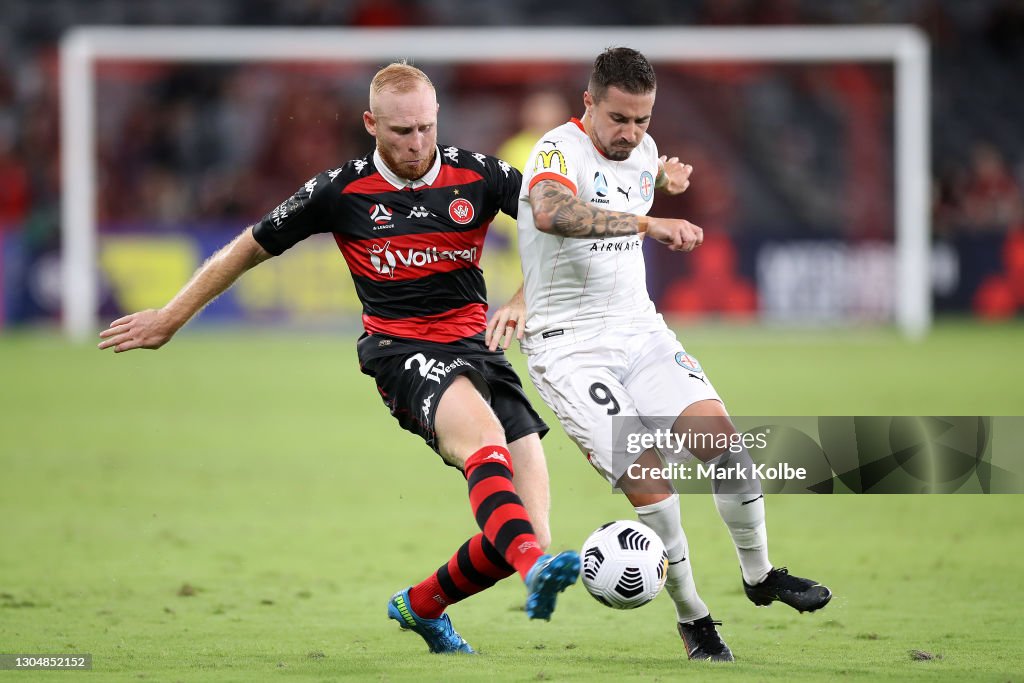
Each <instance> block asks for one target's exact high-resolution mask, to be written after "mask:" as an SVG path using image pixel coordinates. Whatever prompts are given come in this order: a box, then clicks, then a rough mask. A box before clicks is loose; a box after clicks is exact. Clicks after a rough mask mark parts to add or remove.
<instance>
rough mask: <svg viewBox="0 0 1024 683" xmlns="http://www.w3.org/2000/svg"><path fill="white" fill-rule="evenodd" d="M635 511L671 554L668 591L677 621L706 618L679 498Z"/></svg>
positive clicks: (669, 558) (676, 495) (706, 611)
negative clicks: (694, 572) (698, 591)
mask: <svg viewBox="0 0 1024 683" xmlns="http://www.w3.org/2000/svg"><path fill="white" fill-rule="evenodd" d="M633 509H634V510H636V515H637V517H638V518H639V519H640V521H641V522H643V523H644V524H646V525H647V526H649V527H651V528H652V529H654V531H655V533H657V534H658V536H660V537H661V541H662V543H664V544H665V552H666V553H667V554H668V576H667V577H666V579H665V590H666V591H667V592H668V594H669V596H671V598H672V602H674V603H675V606H676V618H677V619H678V620H679V622H680V623H688V622H691V621H694V620H696V619H700V618H701V617H706V616H707V615H708V614H710V611H709V610H708V606H707V605H705V604H704V601H703V600H701V599H700V596H699V595H697V586H696V584H694V582H693V570H692V568H691V567H690V549H689V546H688V545H687V543H686V534H685V533H683V527H682V524H681V521H680V515H679V495H678V494H675V493H673V494H672V495H671V496H669V497H668V498H666V499H665V500H662V501H659V502H657V503H654V504H652V505H643V506H641V507H638V508H633Z"/></svg>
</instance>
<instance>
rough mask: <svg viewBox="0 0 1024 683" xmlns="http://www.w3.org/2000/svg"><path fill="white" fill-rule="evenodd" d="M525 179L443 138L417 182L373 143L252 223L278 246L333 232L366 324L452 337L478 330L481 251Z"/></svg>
mask: <svg viewBox="0 0 1024 683" xmlns="http://www.w3.org/2000/svg"><path fill="white" fill-rule="evenodd" d="M521 183H522V175H521V174H520V173H519V171H518V170H516V169H515V168H513V167H512V166H510V165H509V164H507V163H505V162H504V161H501V160H500V159H497V158H495V157H492V156H488V155H486V154H479V153H475V152H470V151H467V150H464V149H460V148H457V147H441V146H439V147H438V151H437V159H436V160H435V162H434V165H433V166H432V167H431V169H430V171H429V172H428V173H427V174H426V175H425V176H424V177H423V179H422V180H421V181H417V182H414V183H408V182H406V181H403V180H401V179H399V178H397V177H396V176H395V175H394V174H393V173H391V172H390V170H389V169H387V168H386V167H383V162H381V160H380V156H379V155H378V154H377V153H370V154H367V155H366V156H365V157H363V158H361V159H354V160H352V161H349V162H348V163H346V164H345V165H344V166H341V167H340V168H336V169H334V170H331V171H325V172H323V173H320V174H319V175H317V176H315V177H313V178H311V179H310V180H309V182H307V183H306V184H305V185H303V186H302V188H300V189H299V190H298V192H296V193H295V194H294V195H292V196H291V197H290V198H288V199H287V200H285V202H284V203H282V204H281V205H280V206H278V207H277V208H276V209H274V210H273V211H272V212H270V213H269V214H267V215H266V216H265V217H264V218H263V220H261V221H260V222H259V223H257V224H256V225H255V226H254V227H253V237H255V238H256V241H257V242H259V244H260V245H261V246H262V247H263V248H264V249H266V250H267V251H268V252H270V253H271V254H275V255H276V254H280V253H282V252H284V251H285V250H286V249H288V248H290V247H292V246H294V245H295V244H297V243H298V242H299V241H301V240H303V239H305V238H306V237H309V236H310V235H313V234H317V233H325V232H330V233H333V234H334V240H335V242H337V244H338V248H339V249H340V250H341V253H342V255H343V256H344V258H345V262H346V263H347V264H348V268H349V271H350V272H351V273H352V280H353V281H354V282H355V288H356V294H357V295H358V296H359V300H360V302H361V303H362V305H363V326H364V327H365V328H366V331H367V332H368V333H370V334H388V335H392V336H396V337H405V338H408V339H422V340H427V341H433V342H442V343H448V342H453V341H456V340H458V339H464V338H466V337H471V336H473V335H476V334H479V333H481V332H483V330H484V327H485V325H486V312H487V290H486V287H485V285H484V277H483V271H482V270H481V269H480V252H481V250H482V249H483V246H484V238H485V237H486V235H487V228H488V227H489V226H490V223H491V221H492V220H493V219H494V216H495V215H496V214H497V212H498V211H502V212H504V213H506V214H508V215H509V216H512V217H513V218H515V217H516V214H517V211H518V197H519V189H520V185H521Z"/></svg>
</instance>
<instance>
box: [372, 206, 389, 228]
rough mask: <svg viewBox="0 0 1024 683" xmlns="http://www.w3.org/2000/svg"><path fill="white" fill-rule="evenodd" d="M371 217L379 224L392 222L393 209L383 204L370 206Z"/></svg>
mask: <svg viewBox="0 0 1024 683" xmlns="http://www.w3.org/2000/svg"><path fill="white" fill-rule="evenodd" d="M370 218H371V219H373V222H374V223H376V224H377V225H384V224H385V223H390V222H391V209H389V208H388V207H386V206H384V205H383V204H374V205H373V206H371V207H370Z"/></svg>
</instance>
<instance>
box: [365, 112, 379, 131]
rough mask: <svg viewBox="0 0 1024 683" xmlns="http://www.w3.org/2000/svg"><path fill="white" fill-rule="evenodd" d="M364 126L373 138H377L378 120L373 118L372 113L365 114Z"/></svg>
mask: <svg viewBox="0 0 1024 683" xmlns="http://www.w3.org/2000/svg"><path fill="white" fill-rule="evenodd" d="M363 125H364V126H365V127H366V132H367V133H369V134H370V135H372V136H373V137H377V119H375V118H374V117H373V114H372V113H371V112H368V111H364V112H363Z"/></svg>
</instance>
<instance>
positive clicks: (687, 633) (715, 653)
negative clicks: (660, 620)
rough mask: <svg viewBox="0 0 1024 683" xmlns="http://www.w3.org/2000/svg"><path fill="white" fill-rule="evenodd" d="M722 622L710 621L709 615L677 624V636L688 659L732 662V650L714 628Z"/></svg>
mask: <svg viewBox="0 0 1024 683" xmlns="http://www.w3.org/2000/svg"><path fill="white" fill-rule="evenodd" d="M721 625H722V622H720V621H712V619H711V615H710V614H709V615H707V616H706V617H701V618H700V619H697V620H696V621H691V622H689V623H686V624H677V627H678V629H679V636H680V637H681V638H682V639H683V645H684V646H685V647H686V656H687V657H689V658H690V659H702V660H706V661H709V662H732V661H735V660H734V659H733V656H732V650H730V649H729V646H728V645H726V644H725V642H724V641H723V640H722V637H721V636H719V635H718V630H717V629H715V627H716V626H721Z"/></svg>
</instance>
